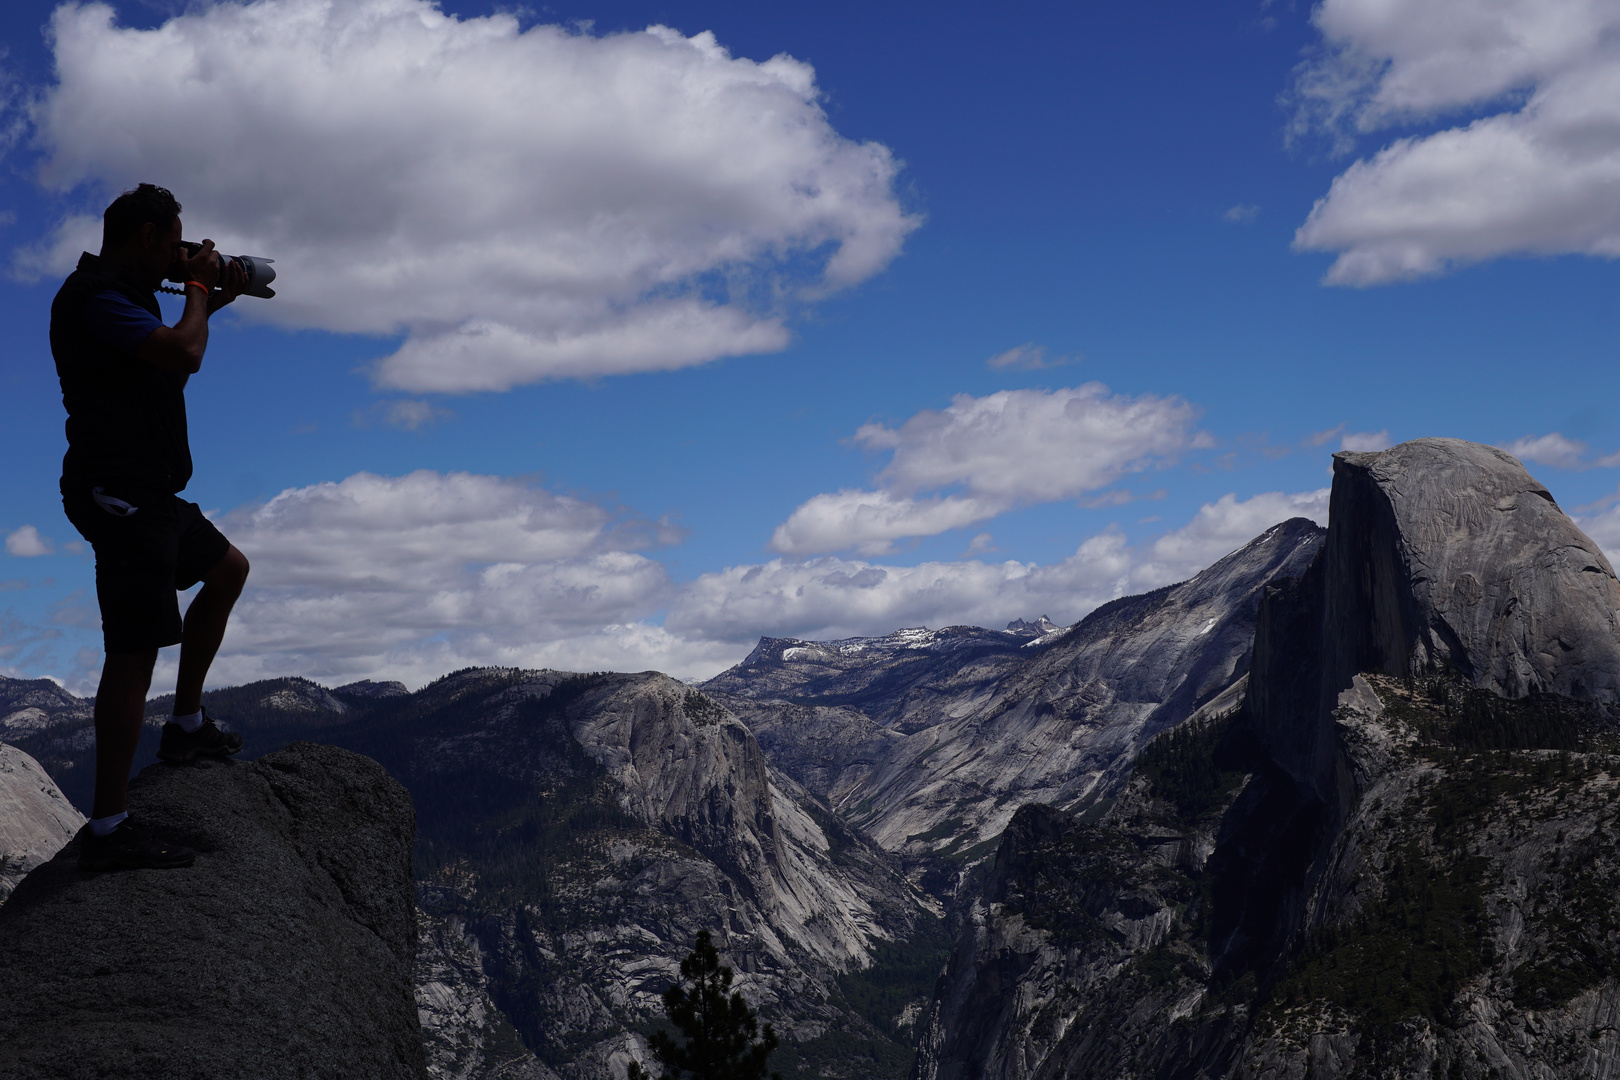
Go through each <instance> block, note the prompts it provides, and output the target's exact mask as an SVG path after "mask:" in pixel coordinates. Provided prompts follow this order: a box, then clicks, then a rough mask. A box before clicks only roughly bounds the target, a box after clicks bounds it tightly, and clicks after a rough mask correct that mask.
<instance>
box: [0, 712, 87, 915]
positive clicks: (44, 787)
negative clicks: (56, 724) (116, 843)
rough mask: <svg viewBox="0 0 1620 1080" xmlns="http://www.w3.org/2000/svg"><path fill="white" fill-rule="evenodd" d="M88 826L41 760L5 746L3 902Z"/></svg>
mask: <svg viewBox="0 0 1620 1080" xmlns="http://www.w3.org/2000/svg"><path fill="white" fill-rule="evenodd" d="M83 824H84V815H83V814H81V813H79V812H78V811H77V810H75V809H74V808H73V804H72V803H69V802H68V801H67V799H66V798H65V797H64V796H63V795H62V793H61V792H60V791H58V790H57V788H56V784H55V783H54V782H53V781H52V780H51V778H50V777H49V776H48V775H46V773H45V770H44V769H42V768H40V767H39V762H37V761H35V760H34V759H33V758H31V757H29V756H28V755H27V754H25V753H23V752H22V751H21V750H18V749H17V748H16V747H15V746H6V745H5V744H4V743H0V903H4V902H5V900H6V898H7V897H8V896H10V895H11V891H12V890H13V889H15V888H16V887H17V883H18V882H19V881H21V880H22V879H23V877H24V876H25V875H27V873H28V872H29V871H30V870H32V869H33V868H34V867H36V866H38V865H40V864H41V863H43V862H45V861H46V860H48V859H49V858H50V857H51V856H52V855H55V854H56V853H57V852H58V851H60V850H62V846H63V845H64V844H66V843H67V842H68V841H69V840H71V839H73V834H74V833H76V832H78V831H79V828H80V826H82V825H83Z"/></svg>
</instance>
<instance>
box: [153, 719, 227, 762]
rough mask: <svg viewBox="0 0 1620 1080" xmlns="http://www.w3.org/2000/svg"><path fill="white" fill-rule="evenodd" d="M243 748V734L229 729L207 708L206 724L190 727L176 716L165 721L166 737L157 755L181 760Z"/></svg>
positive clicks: (221, 753) (218, 756) (213, 756)
mask: <svg viewBox="0 0 1620 1080" xmlns="http://www.w3.org/2000/svg"><path fill="white" fill-rule="evenodd" d="M240 749H242V736H241V735H240V734H238V733H237V732H234V731H226V730H224V729H223V728H221V727H220V726H219V725H218V724H216V723H214V721H213V720H212V719H211V718H210V717H209V715H208V710H206V709H204V710H203V722H202V726H201V727H199V728H198V729H197V730H196V731H187V730H186V729H185V728H183V727H181V726H180V725H179V724H176V723H175V722H174V721H173V720H171V721H169V722H168V723H167V724H164V725H163V740H162V741H161V742H159V743H158V752H157V756H158V757H159V758H160V759H162V760H163V761H167V762H171V763H179V762H182V761H192V760H194V759H196V758H200V757H211V758H222V757H228V756H229V755H231V754H234V753H236V752H237V751H238V750H240Z"/></svg>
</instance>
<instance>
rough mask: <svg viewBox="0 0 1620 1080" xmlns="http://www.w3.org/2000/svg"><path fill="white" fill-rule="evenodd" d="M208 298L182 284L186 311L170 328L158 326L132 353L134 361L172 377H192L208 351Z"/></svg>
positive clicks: (198, 288) (200, 290) (199, 288)
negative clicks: (204, 353) (151, 366)
mask: <svg viewBox="0 0 1620 1080" xmlns="http://www.w3.org/2000/svg"><path fill="white" fill-rule="evenodd" d="M208 297H209V293H208V292H207V290H205V289H204V288H203V287H202V286H201V285H200V284H198V283H196V282H188V283H187V284H186V310H185V312H184V313H183V314H182V315H181V316H180V321H179V322H177V323H175V324H174V325H173V326H159V327H158V328H157V329H156V330H153V331H152V332H151V333H150V334H148V335H147V336H146V340H145V341H143V342H141V345H140V348H138V349H136V350H135V358H136V359H137V360H145V361H146V362H147V363H148V364H151V365H153V366H154V367H160V368H162V369H163V370H164V371H172V372H174V373H175V374H176V375H194V374H196V373H197V370H198V369H199V368H201V367H202V358H203V352H204V351H205V350H206V349H207V348H208Z"/></svg>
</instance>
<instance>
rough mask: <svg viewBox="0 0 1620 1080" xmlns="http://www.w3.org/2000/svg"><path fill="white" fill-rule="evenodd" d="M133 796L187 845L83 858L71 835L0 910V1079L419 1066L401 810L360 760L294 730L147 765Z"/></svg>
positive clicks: (378, 772)
mask: <svg viewBox="0 0 1620 1080" xmlns="http://www.w3.org/2000/svg"><path fill="white" fill-rule="evenodd" d="M130 802H131V806H132V808H133V810H134V812H135V813H137V814H138V815H140V816H141V817H143V818H144V819H145V820H146V821H147V822H148V823H149V824H150V825H151V826H152V827H154V828H155V829H157V830H160V831H161V832H162V833H164V834H165V835H168V836H171V837H173V838H174V839H176V840H178V841H180V842H183V843H186V844H188V845H190V846H191V847H193V848H195V849H196V850H197V852H198V855H197V860H196V862H195V863H194V864H193V865H192V866H190V867H186V868H183V869H174V870H136V871H125V872H120V873H103V874H84V873H81V872H80V871H79V869H78V866H77V856H78V843H79V842H78V841H77V840H75V841H74V842H73V843H70V844H68V846H67V847H66V848H64V849H63V850H62V851H61V852H60V853H59V854H58V855H57V856H56V857H55V858H54V859H53V860H51V861H50V862H48V863H46V864H45V865H43V866H41V867H39V868H38V869H36V870H35V871H34V872H33V873H31V874H30V875H29V876H28V877H27V878H26V879H25V880H24V881H23V883H22V884H21V885H20V886H18V888H17V890H16V891H15V892H14V893H13V894H12V897H11V899H10V900H9V901H8V902H7V903H6V905H5V906H4V907H3V908H0V1045H3V1046H4V1047H5V1053H3V1054H0V1077H5V1078H7V1080H10V1078H18V1080H23V1078H34V1077H63V1078H67V1080H78V1078H81V1077H83V1078H89V1077H107V1076H119V1077H163V1078H166V1080H167V1078H177V1080H179V1078H187V1080H189V1078H196V1080H205V1078H206V1080H221V1078H229V1077H242V1078H250V1077H251V1078H253V1080H265V1078H271V1080H273V1078H281V1077H286V1078H289V1080H290V1078H294V1077H297V1078H305V1077H353V1078H355V1080H378V1078H386V1077H398V1078H401V1080H405V1078H409V1080H419V1078H421V1077H423V1076H424V1075H425V1072H424V1062H423V1055H422V1035H421V1029H420V1026H419V1022H418V1018H417V1010H416V1003H415V1001H414V1000H413V996H412V968H413V963H414V957H415V951H416V940H417V932H416V919H415V908H414V904H413V898H412V884H411V844H412V833H413V830H414V824H415V821H414V815H413V812H412V807H411V801H410V798H409V796H408V795H407V794H406V792H405V790H404V789H403V788H402V787H401V786H400V785H399V784H398V783H396V782H395V781H393V780H392V779H390V778H389V777H388V775H387V774H386V773H385V772H384V771H383V769H382V768H381V767H380V766H379V765H377V764H376V763H375V762H373V761H370V760H367V759H366V758H363V757H361V756H359V755H357V754H353V753H349V752H347V751H344V750H340V749H337V748H335V747H328V746H316V745H313V744H308V743H304V744H296V745H294V746H291V747H289V748H288V749H286V750H284V751H281V752H278V753H274V754H269V755H266V756H265V757H263V758H261V759H259V760H258V761H256V762H253V763H251V764H242V763H237V762H228V761H227V762H206V763H202V764H199V765H196V766H191V767H179V768H176V767H170V766H154V767H152V768H149V769H147V770H145V771H143V772H142V773H141V775H140V776H139V777H137V778H136V780H135V781H134V782H133V783H132V785H131V790H130Z"/></svg>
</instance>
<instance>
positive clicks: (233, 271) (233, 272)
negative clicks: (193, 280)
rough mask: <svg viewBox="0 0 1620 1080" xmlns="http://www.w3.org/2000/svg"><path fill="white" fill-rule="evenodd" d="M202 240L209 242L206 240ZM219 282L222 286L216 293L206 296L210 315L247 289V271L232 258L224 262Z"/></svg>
mask: <svg viewBox="0 0 1620 1080" xmlns="http://www.w3.org/2000/svg"><path fill="white" fill-rule="evenodd" d="M203 242H204V243H209V241H206V240H205V241H203ZM199 280H200V279H199ZM220 284H221V285H223V286H224V288H222V289H221V290H220V291H219V292H217V293H210V294H209V296H208V314H210V315H212V314H213V313H214V312H216V311H218V310H219V309H220V308H222V307H224V306H225V305H226V304H228V303H230V302H231V301H232V300H235V299H236V298H237V297H238V296H241V295H242V293H243V291H244V290H246V289H247V284H248V280H247V271H245V270H243V269H242V264H241V263H239V262H236V261H235V260H234V259H233V260H231V261H230V262H227V263H226V264H225V280H224V281H222V282H220Z"/></svg>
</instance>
